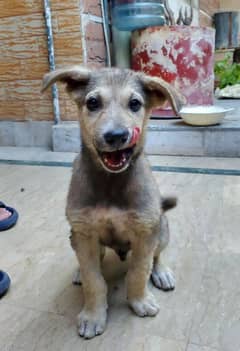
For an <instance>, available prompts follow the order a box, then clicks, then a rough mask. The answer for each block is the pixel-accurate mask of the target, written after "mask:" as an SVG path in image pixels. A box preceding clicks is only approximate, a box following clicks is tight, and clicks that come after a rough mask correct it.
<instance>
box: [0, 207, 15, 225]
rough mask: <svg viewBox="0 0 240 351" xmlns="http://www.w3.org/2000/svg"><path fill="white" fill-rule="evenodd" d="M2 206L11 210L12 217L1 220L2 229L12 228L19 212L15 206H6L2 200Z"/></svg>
mask: <svg viewBox="0 0 240 351" xmlns="http://www.w3.org/2000/svg"><path fill="white" fill-rule="evenodd" d="M0 207H1V208H5V209H6V210H7V211H9V212H11V216H10V217H8V218H6V219H3V220H0V231H3V230H7V229H10V228H12V227H13V226H14V225H15V224H16V223H17V220H18V213H17V211H16V210H15V209H14V208H12V207H9V206H6V205H5V204H4V203H3V202H2V201H0Z"/></svg>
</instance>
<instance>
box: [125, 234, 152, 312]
mask: <svg viewBox="0 0 240 351" xmlns="http://www.w3.org/2000/svg"><path fill="white" fill-rule="evenodd" d="M155 245H156V242H155V240H154V239H153V238H149V237H148V238H139V237H138V238H137V240H136V241H135V242H134V243H132V257H131V263H130V267H129V271H128V274H127V297H128V301H129V305H130V307H131V308H132V309H133V311H134V312H135V313H136V314H137V315H138V316H140V317H145V316H155V315H156V314H157V313H158V311H159V306H158V304H157V303H156V301H155V298H154V296H153V295H152V293H151V292H150V291H149V289H148V281H149V277H150V273H151V269H152V264H153V255H154V249H155Z"/></svg>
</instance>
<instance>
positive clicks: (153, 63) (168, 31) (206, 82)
mask: <svg viewBox="0 0 240 351" xmlns="http://www.w3.org/2000/svg"><path fill="white" fill-rule="evenodd" d="M214 45H215V30H214V29H212V28H207V27H189V26H163V27H149V28H146V29H142V30H136V31H134V32H133V35H132V69H134V70H137V71H143V72H145V73H147V74H149V75H153V76H157V77H161V78H162V79H164V80H166V81H167V82H169V83H171V84H172V85H173V86H175V87H176V88H177V89H178V90H179V91H180V92H182V93H183V95H184V96H185V97H186V99H187V104H188V105H211V104H213V91H214V72H213V69H214ZM154 115H160V116H174V114H173V111H172V110H171V108H170V107H169V105H168V106H167V105H166V107H165V108H164V109H160V110H157V111H154Z"/></svg>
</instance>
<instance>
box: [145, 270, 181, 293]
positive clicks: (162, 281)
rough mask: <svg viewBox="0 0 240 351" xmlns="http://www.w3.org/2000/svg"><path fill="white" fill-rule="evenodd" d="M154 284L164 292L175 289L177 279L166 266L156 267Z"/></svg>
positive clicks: (153, 272)
mask: <svg viewBox="0 0 240 351" xmlns="http://www.w3.org/2000/svg"><path fill="white" fill-rule="evenodd" d="M151 279H152V282H153V284H154V286H156V288H158V289H162V290H164V291H169V290H173V289H174V288H175V277H174V274H173V272H172V271H171V270H170V269H169V268H167V267H164V266H154V267H153V271H152V275H151Z"/></svg>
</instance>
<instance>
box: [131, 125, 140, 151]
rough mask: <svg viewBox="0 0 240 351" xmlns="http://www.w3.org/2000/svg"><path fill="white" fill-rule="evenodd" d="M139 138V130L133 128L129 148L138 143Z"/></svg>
mask: <svg viewBox="0 0 240 351" xmlns="http://www.w3.org/2000/svg"><path fill="white" fill-rule="evenodd" d="M139 137H140V128H138V127H134V128H133V133H132V140H131V142H130V145H129V146H132V145H135V144H136V143H137V142H138V139H139Z"/></svg>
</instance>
